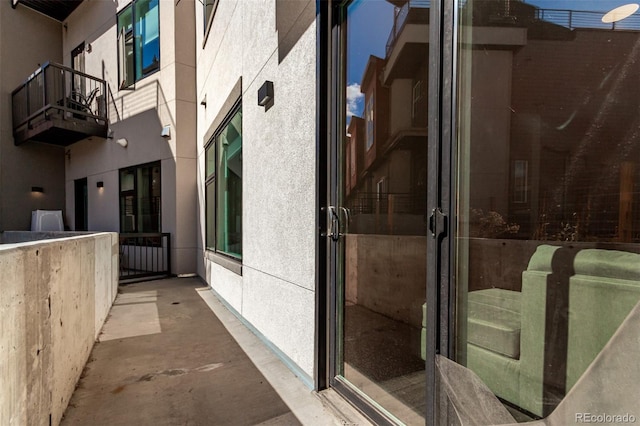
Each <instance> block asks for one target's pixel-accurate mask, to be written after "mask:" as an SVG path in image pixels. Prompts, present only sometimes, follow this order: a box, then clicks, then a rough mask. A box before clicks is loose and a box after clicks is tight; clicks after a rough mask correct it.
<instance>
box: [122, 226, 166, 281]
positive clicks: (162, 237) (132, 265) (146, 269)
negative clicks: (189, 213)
mask: <svg viewBox="0 0 640 426" xmlns="http://www.w3.org/2000/svg"><path fill="white" fill-rule="evenodd" d="M170 244H171V234H169V233H166V232H165V233H160V232H153V233H126V234H125V233H123V234H120V247H119V248H120V280H128V279H137V278H147V277H154V276H169V275H171V246H170Z"/></svg>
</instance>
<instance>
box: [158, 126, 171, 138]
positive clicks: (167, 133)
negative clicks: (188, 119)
mask: <svg viewBox="0 0 640 426" xmlns="http://www.w3.org/2000/svg"><path fill="white" fill-rule="evenodd" d="M160 136H162V137H163V138H165V139H171V125H170V124H167V125H166V126H164V127H163V128H162V131H161V132H160Z"/></svg>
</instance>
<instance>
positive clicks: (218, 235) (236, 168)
mask: <svg viewBox="0 0 640 426" xmlns="http://www.w3.org/2000/svg"><path fill="white" fill-rule="evenodd" d="M205 163H206V165H205V173H206V181H205V186H206V214H207V216H206V233H207V235H206V244H207V248H208V249H209V250H213V251H216V252H218V253H223V254H225V255H228V256H231V257H234V258H236V259H242V107H241V104H240V103H238V104H237V105H236V107H234V109H233V111H232V112H231V114H229V118H228V119H227V120H226V121H225V122H223V124H222V125H221V126H220V128H219V130H218V131H216V133H215V134H214V136H213V138H212V139H211V141H210V142H209V144H208V145H207V147H206V151H205Z"/></svg>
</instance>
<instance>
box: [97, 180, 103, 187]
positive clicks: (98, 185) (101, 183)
mask: <svg viewBox="0 0 640 426" xmlns="http://www.w3.org/2000/svg"><path fill="white" fill-rule="evenodd" d="M96 187H98V188H104V182H103V181H101V180H99V181H98V182H96Z"/></svg>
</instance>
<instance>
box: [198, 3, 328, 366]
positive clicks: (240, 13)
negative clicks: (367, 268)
mask: <svg viewBox="0 0 640 426" xmlns="http://www.w3.org/2000/svg"><path fill="white" fill-rule="evenodd" d="M285 3H286V2H285ZM276 4H277V2H275V1H273V0H265V1H262V0H251V1H240V2H233V1H227V2H220V3H219V5H218V9H217V11H216V15H215V16H214V21H213V26H212V28H211V30H210V32H209V35H208V38H207V40H206V43H205V44H204V47H202V46H203V44H202V38H203V35H202V32H203V30H202V27H201V26H200V27H199V28H198V29H197V31H198V33H197V34H198V37H199V38H198V41H197V43H196V46H197V48H198V50H199V51H198V53H197V55H198V69H197V76H198V77H197V81H198V88H197V93H198V101H201V100H202V99H204V98H205V96H206V107H205V106H200V107H199V108H198V119H199V120H198V153H199V158H198V167H199V172H198V175H199V182H198V186H199V191H198V194H199V200H200V201H199V205H200V216H199V217H200V221H201V227H200V237H199V241H200V244H202V245H204V243H203V242H204V239H205V234H204V233H205V223H206V218H205V195H204V147H205V144H206V142H207V141H206V140H205V136H206V135H207V132H210V131H211V130H212V129H211V125H212V123H213V122H214V120H216V117H219V115H220V114H223V115H224V114H226V112H228V111H222V107H223V105H224V104H225V102H227V98H228V95H229V93H231V91H232V89H233V87H234V86H235V85H236V83H237V82H238V80H239V79H240V78H241V79H242V113H243V120H242V133H243V135H242V136H243V140H242V144H243V147H242V161H243V164H242V170H243V172H242V178H243V182H242V185H243V192H242V197H243V199H242V209H243V212H242V213H243V214H242V228H243V231H242V232H243V238H242V242H243V260H242V275H241V276H240V275H236V274H234V276H229V273H231V272H229V271H226V270H225V268H224V267H223V266H221V265H218V264H216V263H215V262H212V261H210V260H208V256H206V255H204V254H203V256H202V258H204V264H203V265H202V266H201V267H200V270H201V271H206V272H205V276H206V279H207V280H208V282H209V284H210V285H211V286H212V288H213V289H214V290H215V291H216V292H217V293H218V294H220V295H221V296H222V297H224V298H225V301H226V302H227V303H229V304H230V305H231V306H232V307H233V308H234V309H235V310H236V311H238V312H239V313H240V314H241V315H242V316H243V317H244V319H245V320H247V321H248V322H249V323H251V325H253V326H254V327H255V328H256V329H257V330H258V331H259V332H260V333H261V334H262V335H263V336H264V337H265V338H266V339H267V340H269V341H270V342H271V343H272V344H273V345H275V346H276V347H277V348H278V350H280V351H282V352H283V353H284V354H285V355H286V356H287V357H288V358H289V359H290V360H292V361H293V362H294V363H295V364H296V365H297V366H298V367H299V368H300V370H301V371H302V372H304V373H305V374H306V375H308V377H309V378H310V377H312V376H313V359H314V326H315V323H314V321H315V302H314V301H315V212H316V205H315V200H316V158H315V152H316V136H315V128H316V127H315V126H316V26H315V21H313V20H312V21H311V23H310V25H308V27H307V28H304V29H303V30H301V31H299V35H298V36H297V41H295V43H293V45H292V46H290V50H289V49H287V53H286V55H282V52H279V49H281V48H282V46H279V40H280V43H282V40H283V39H284V38H285V35H286V34H289V33H290V32H289V29H286V28H278V25H277V22H276ZM308 7H309V8H310V9H306V10H305V11H304V13H307V14H308V13H313V14H314V15H315V3H314V2H309V4H308ZM196 11H197V15H196V21H200V20H201V19H202V15H201V14H202V11H201V10H200V9H199V8H198V6H196ZM307 16H308V15H307ZM291 22H292V24H293V25H295V23H296V22H299V20H296V19H293V20H292V21H291ZM200 25H201V24H200ZM278 31H284V32H285V33H283V34H278ZM289 44H290V45H291V43H290V41H289ZM279 53H280V54H279ZM265 81H272V82H273V85H274V104H273V106H271V107H270V108H269V109H268V110H265V108H264V107H262V106H259V105H258V104H257V98H258V89H259V88H260V87H261V86H262V84H263V83H264V82H265ZM223 270H225V271H226V272H221V271H223ZM231 274H233V273H231Z"/></svg>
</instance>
